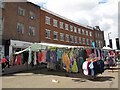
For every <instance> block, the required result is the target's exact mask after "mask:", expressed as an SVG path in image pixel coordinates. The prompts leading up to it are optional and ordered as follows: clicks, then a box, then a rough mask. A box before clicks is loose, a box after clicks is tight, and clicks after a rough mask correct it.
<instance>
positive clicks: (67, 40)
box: [65, 34, 70, 42]
mask: <svg viewBox="0 0 120 90" xmlns="http://www.w3.org/2000/svg"><path fill="white" fill-rule="evenodd" d="M65 37H66V42H69V40H70V36H69V35H68V34H66V36H65Z"/></svg>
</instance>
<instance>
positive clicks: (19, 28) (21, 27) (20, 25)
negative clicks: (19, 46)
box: [17, 22, 24, 34]
mask: <svg viewBox="0 0 120 90" xmlns="http://www.w3.org/2000/svg"><path fill="white" fill-rule="evenodd" d="M17 32H18V33H20V34H23V33H24V24H23V23H20V22H18V23H17Z"/></svg>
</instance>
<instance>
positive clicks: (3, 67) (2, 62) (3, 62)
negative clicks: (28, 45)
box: [0, 56, 8, 72]
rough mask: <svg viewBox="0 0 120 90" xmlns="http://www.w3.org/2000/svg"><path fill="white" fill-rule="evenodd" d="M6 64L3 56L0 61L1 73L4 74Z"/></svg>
mask: <svg viewBox="0 0 120 90" xmlns="http://www.w3.org/2000/svg"><path fill="white" fill-rule="evenodd" d="M7 62H8V61H7V59H6V58H5V56H3V58H2V59H1V61H0V63H1V64H2V72H4V70H5V67H6V63H7Z"/></svg>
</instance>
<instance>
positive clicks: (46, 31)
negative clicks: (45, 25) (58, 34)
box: [45, 29, 51, 39]
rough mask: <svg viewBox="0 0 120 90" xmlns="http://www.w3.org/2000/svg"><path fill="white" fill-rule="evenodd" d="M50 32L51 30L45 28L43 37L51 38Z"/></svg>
mask: <svg viewBox="0 0 120 90" xmlns="http://www.w3.org/2000/svg"><path fill="white" fill-rule="evenodd" d="M50 33H51V30H49V29H46V30H45V35H46V36H45V38H47V39H51V38H50Z"/></svg>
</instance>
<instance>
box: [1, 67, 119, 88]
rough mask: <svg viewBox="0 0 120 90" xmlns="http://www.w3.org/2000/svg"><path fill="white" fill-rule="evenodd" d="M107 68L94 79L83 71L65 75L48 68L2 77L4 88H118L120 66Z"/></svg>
mask: <svg viewBox="0 0 120 90" xmlns="http://www.w3.org/2000/svg"><path fill="white" fill-rule="evenodd" d="M113 71H114V72H112V70H105V72H104V73H103V74H100V75H98V76H97V77H96V78H95V79H94V80H91V79H89V77H87V76H84V75H83V74H82V73H78V74H73V73H69V76H68V77H66V76H65V72H60V71H59V72H57V71H47V69H38V70H29V71H24V72H21V73H16V74H9V75H5V76H3V77H2V88H118V72H119V71H120V70H119V68H118V67H115V68H114V70H113Z"/></svg>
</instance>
